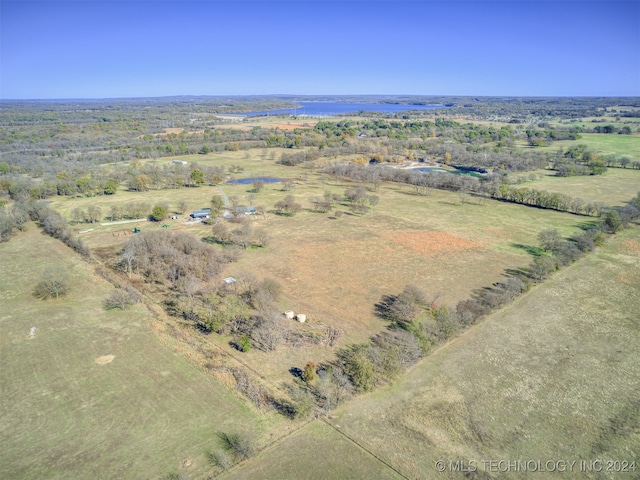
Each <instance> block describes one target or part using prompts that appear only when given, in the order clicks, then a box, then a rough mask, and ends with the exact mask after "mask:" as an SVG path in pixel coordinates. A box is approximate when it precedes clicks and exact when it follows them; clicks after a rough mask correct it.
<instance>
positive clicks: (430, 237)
mask: <svg viewBox="0 0 640 480" xmlns="http://www.w3.org/2000/svg"><path fill="white" fill-rule="evenodd" d="M385 237H387V238H388V239H389V240H390V241H392V242H394V243H398V244H400V245H402V246H404V247H407V248H410V249H411V250H413V251H414V252H417V253H419V254H420V255H425V256H428V257H431V256H435V255H450V254H453V253H458V252H463V251H466V250H472V249H476V248H481V247H482V246H483V245H482V244H481V243H479V242H475V241H473V240H469V239H466V238H462V237H458V236H456V235H453V234H451V233H446V232H392V233H388V234H385Z"/></svg>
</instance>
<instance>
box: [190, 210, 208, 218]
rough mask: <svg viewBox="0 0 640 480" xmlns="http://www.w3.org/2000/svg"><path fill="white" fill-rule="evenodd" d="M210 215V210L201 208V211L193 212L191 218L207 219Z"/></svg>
mask: <svg viewBox="0 0 640 480" xmlns="http://www.w3.org/2000/svg"><path fill="white" fill-rule="evenodd" d="M210 214H211V209H210V208H203V209H201V210H194V211H193V213H192V214H191V217H192V218H208V217H209V215H210Z"/></svg>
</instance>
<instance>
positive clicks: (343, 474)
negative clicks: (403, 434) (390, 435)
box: [220, 420, 403, 480]
mask: <svg viewBox="0 0 640 480" xmlns="http://www.w3.org/2000/svg"><path fill="white" fill-rule="evenodd" d="M220 478H222V479H225V480H232V479H238V480H243V479H246V478H265V479H266V478H273V479H290V478H291V479H293V478H304V479H308V480H333V479H337V478H353V479H357V478H372V479H373V478H375V479H380V480H387V479H388V480H400V479H401V478H403V477H402V476H401V475H399V474H398V473H396V472H395V471H394V470H393V469H391V468H389V467H388V466H387V465H385V464H384V463H383V462H381V461H379V460H377V459H376V458H375V457H374V456H373V455H371V454H370V453H368V452H367V451H365V450H363V449H362V448H360V447H359V446H358V445H356V444H354V443H353V442H351V441H350V440H349V439H348V438H347V437H345V436H343V435H341V434H340V433H339V432H338V431H336V430H335V429H333V428H332V427H331V426H329V425H327V424H326V423H324V422H323V421H322V420H316V421H315V422H313V423H311V424H309V425H307V426H306V427H305V428H303V429H301V430H298V431H297V432H295V433H294V434H292V435H291V436H289V437H288V438H286V439H285V440H284V441H282V442H279V443H277V444H275V446H274V447H272V448H268V449H267V450H265V451H264V452H262V453H261V454H260V455H258V456H257V457H255V458H252V459H250V460H249V461H247V462H245V463H243V464H242V465H240V466H239V467H237V468H234V469H233V470H231V471H230V472H229V473H227V474H226V475H222V476H221V477H220Z"/></svg>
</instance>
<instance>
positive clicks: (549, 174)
mask: <svg viewBox="0 0 640 480" xmlns="http://www.w3.org/2000/svg"><path fill="white" fill-rule="evenodd" d="M536 173H538V174H543V175H544V176H543V177H542V178H539V179H537V180H534V181H533V182H526V183H523V184H522V187H523V188H533V189H535V190H545V191H547V192H558V193H564V194H566V195H569V196H570V197H574V198H581V199H583V200H584V201H585V202H587V203H589V202H604V203H605V204H606V205H608V206H611V207H613V206H618V205H624V204H625V203H627V202H628V201H629V200H631V199H632V198H633V197H635V196H636V195H637V194H638V192H640V170H632V169H630V168H609V169H607V173H605V174H604V175H585V176H576V177H558V176H556V175H555V172H554V171H550V170H540V171H538V172H536ZM525 176H526V175H525Z"/></svg>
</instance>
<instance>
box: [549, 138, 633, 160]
mask: <svg viewBox="0 0 640 480" xmlns="http://www.w3.org/2000/svg"><path fill="white" fill-rule="evenodd" d="M581 136H582V138H580V139H579V140H561V141H558V142H553V143H552V144H551V145H550V146H549V147H545V148H549V149H552V150H558V149H561V150H563V151H564V150H567V149H568V148H569V147H572V146H574V145H580V144H584V145H586V146H587V147H589V148H590V149H591V150H595V151H597V152H598V153H600V154H601V155H614V156H616V157H628V158H630V159H631V160H632V161H635V160H640V135H618V134H604V133H582V134H581Z"/></svg>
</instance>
